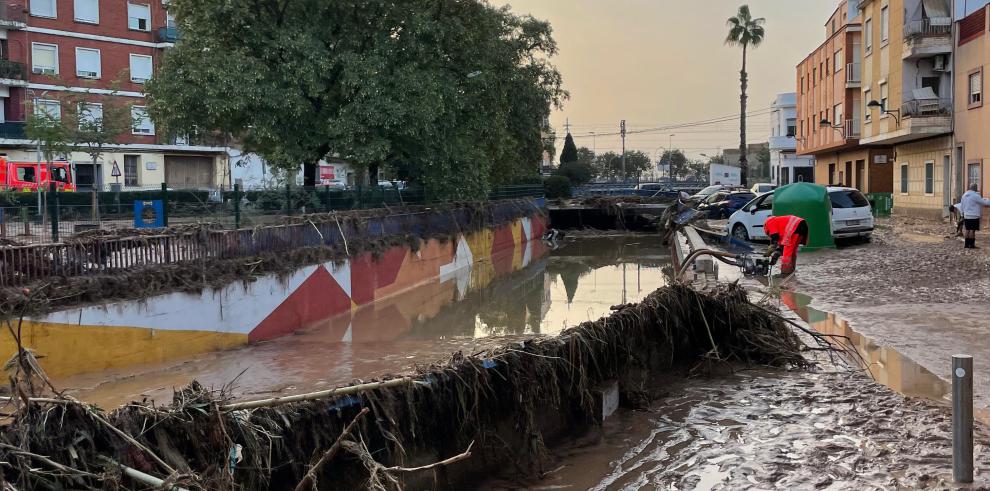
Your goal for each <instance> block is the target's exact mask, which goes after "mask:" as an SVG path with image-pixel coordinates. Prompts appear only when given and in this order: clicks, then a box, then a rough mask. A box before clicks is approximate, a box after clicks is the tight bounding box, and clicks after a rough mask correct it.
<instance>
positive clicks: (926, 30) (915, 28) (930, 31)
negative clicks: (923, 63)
mask: <svg viewBox="0 0 990 491" xmlns="http://www.w3.org/2000/svg"><path fill="white" fill-rule="evenodd" d="M949 53H952V19H950V18H948V17H944V18H943V17H938V18H931V19H923V20H916V21H911V22H908V23H906V24H904V51H903V54H902V55H901V57H902V58H903V59H905V60H913V59H917V58H927V57H929V56H935V55H944V54H949Z"/></svg>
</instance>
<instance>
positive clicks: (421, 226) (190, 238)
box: [0, 199, 539, 287]
mask: <svg viewBox="0 0 990 491" xmlns="http://www.w3.org/2000/svg"><path fill="white" fill-rule="evenodd" d="M537 213H539V211H538V203H537V202H536V201H533V200H532V199H526V200H520V199H508V200H500V201H495V202H490V203H489V210H488V212H486V213H485V214H484V215H483V216H481V217H479V216H478V214H477V212H476V211H475V210H474V209H473V208H471V207H458V206H453V207H451V208H450V209H448V210H444V211H442V212H439V211H431V210H429V209H427V210H424V211H418V210H417V211H412V212H410V211H408V210H407V211H395V212H394V213H392V214H389V215H385V216H380V217H371V218H367V219H364V220H360V221H356V220H337V219H336V217H335V215H323V216H319V215H310V216H308V217H307V218H306V219H302V220H295V221H289V222H282V223H276V224H269V225H259V226H255V227H252V228H239V229H223V228H219V227H217V226H215V225H212V224H189V225H186V226H184V227H173V228H165V229H156V230H147V231H144V232H141V231H135V230H127V231H122V232H118V233H116V234H114V235H108V236H100V234H99V233H98V232H97V234H96V235H95V236H94V235H90V236H88V237H87V236H80V237H76V238H70V239H69V240H66V241H63V242H56V243H46V244H29V245H7V246H3V247H0V287H7V286H17V285H25V284H29V283H31V282H34V281H39V280H44V279H47V278H53V277H62V278H64V277H68V276H83V275H91V274H114V273H118V272H122V271H127V270H129V269H132V268H137V267H142V266H147V265H164V264H176V263H180V262H187V261H196V260H207V259H208V260H222V259H231V258H237V257H253V256H257V255H259V254H264V253H285V252H286V251H289V250H292V249H296V248H303V247H315V246H321V245H323V246H333V245H340V244H343V243H344V241H345V240H354V239H361V238H376V237H386V236H396V235H401V234H407V233H418V234H419V235H421V236H424V237H426V236H437V235H444V234H451V233H456V232H457V231H458V230H461V229H462V228H463V227H464V226H466V225H467V224H469V223H472V222H473V223H477V220H479V219H480V220H485V221H488V220H491V221H492V223H503V222H504V221H505V220H508V219H515V218H521V217H523V216H531V215H533V214H537ZM49 226H50V227H52V228H54V227H57V226H58V225H57V224H52V225H44V224H38V225H36V226H34V228H46V227H49ZM2 228H3V230H6V229H11V228H14V225H13V224H6V223H4V224H3V227H2ZM88 230H95V229H88ZM90 233H91V234H92V232H90Z"/></svg>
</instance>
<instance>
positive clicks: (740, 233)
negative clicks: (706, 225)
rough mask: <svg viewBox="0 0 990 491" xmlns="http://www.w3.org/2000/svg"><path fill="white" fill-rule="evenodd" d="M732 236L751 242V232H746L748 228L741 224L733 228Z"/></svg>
mask: <svg viewBox="0 0 990 491" xmlns="http://www.w3.org/2000/svg"><path fill="white" fill-rule="evenodd" d="M732 236H733V237H735V238H737V239H739V240H749V232H747V231H746V226H745V225H743V224H741V223H737V224H736V225H735V226H734V227H732Z"/></svg>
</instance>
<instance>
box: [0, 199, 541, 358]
mask: <svg viewBox="0 0 990 491" xmlns="http://www.w3.org/2000/svg"><path fill="white" fill-rule="evenodd" d="M545 231H546V223H545V219H544V218H543V217H541V216H533V217H529V218H522V219H519V220H516V221H514V222H512V223H510V224H509V225H506V226H503V227H500V228H497V229H494V230H492V229H485V230H482V231H479V232H476V233H472V234H469V235H459V236H458V237H457V238H456V240H450V241H439V240H430V241H427V242H424V243H422V244H421V246H420V247H419V248H418V249H417V250H415V251H413V250H412V249H411V248H409V247H408V246H398V247H394V248H392V249H390V250H388V251H386V252H384V253H383V254H381V255H380V256H379V257H373V256H372V255H371V254H362V255H359V256H355V257H352V258H350V259H348V260H344V261H340V262H327V263H323V264H316V265H311V266H306V267H303V268H300V269H298V270H296V271H295V272H294V273H292V274H290V275H288V276H287V277H286V276H282V277H278V276H276V275H271V276H266V277H263V278H260V279H258V280H256V281H253V282H251V283H248V284H244V283H234V284H231V285H228V286H227V287H224V288H222V289H219V290H210V291H204V292H202V293H200V294H188V293H171V294H166V295H160V296H157V297H153V298H149V299H146V300H143V301H140V302H134V301H130V302H117V303H110V304H105V305H93V306H87V307H81V308H74V309H70V310H65V311H60V312H55V313H52V314H49V315H47V316H46V317H44V318H43V319H35V320H32V321H29V322H25V328H24V336H23V338H24V340H25V341H24V342H25V345H26V346H27V347H29V348H31V349H33V350H35V351H36V352H37V353H39V354H40V355H41V356H43V358H42V366H43V367H44V368H45V370H46V371H48V372H49V375H51V376H53V377H65V376H69V375H74V374H79V373H86V372H94V371H101V370H108V369H115V368H122V367H128V366H133V365H140V364H149V363H160V362H165V361H168V360H175V359H180V358H183V357H189V356H192V355H196V354H201V353H206V352H210V351H217V350H223V349H230V348H236V347H239V346H243V345H246V344H248V343H251V342H263V341H266V340H271V339H274V338H277V337H279V336H285V335H288V334H291V333H293V332H296V331H299V330H301V329H308V328H312V327H314V326H319V325H321V324H322V325H325V324H328V323H330V324H332V325H333V328H332V329H330V330H329V331H328V335H330V336H337V335H339V337H340V341H341V342H349V341H369V340H374V339H375V337H380V339H394V338H395V337H396V335H397V333H396V332H391V331H395V330H399V331H402V330H403V329H408V327H409V324H410V321H409V320H408V317H407V316H403V315H399V311H396V310H395V307H396V305H395V304H394V302H392V303H390V302H389V300H390V299H393V298H394V299H397V300H399V299H401V300H402V303H406V302H409V301H410V299H413V301H414V303H415V304H416V305H415V306H413V307H416V308H418V309H420V310H422V307H423V306H424V305H435V306H436V307H435V308H436V310H437V311H439V309H440V307H442V306H443V305H445V304H446V303H449V302H453V301H456V300H457V299H459V298H462V297H463V296H464V295H465V294H467V293H468V292H469V291H473V290H475V289H478V288H482V287H484V286H486V285H488V284H489V283H490V282H491V281H492V280H494V279H495V278H497V277H499V276H502V275H505V274H508V273H511V272H513V271H516V270H519V269H521V268H524V267H526V266H527V265H529V264H530V263H531V262H532V261H533V260H534V259H536V258H538V257H542V256H543V255H544V254H545V253H546V250H545V247H544V246H543V245H542V243H541V242H540V240H539V239H540V237H541V236H542V235H543V233H544V232H545ZM411 290H415V291H416V292H417V294H416V295H408V294H407V295H402V296H401V297H400V296H398V295H397V294H398V293H402V292H410V291H411ZM389 306H391V307H389ZM390 312H391V313H390ZM368 316H374V317H380V318H381V319H380V322H376V324H377V325H379V326H380V329H375V330H370V329H367V330H362V331H361V332H360V333H358V334H356V333H355V332H353V329H352V328H351V325H352V323H351V322H349V321H347V322H344V321H346V320H347V319H350V318H355V317H360V318H361V319H360V320H361V324H362V325H368ZM356 336H360V339H356ZM0 352H2V353H3V354H4V355H6V356H10V355H13V354H14V353H15V352H16V347H15V346H14V345H13V343H12V342H11V341H9V340H3V341H0Z"/></svg>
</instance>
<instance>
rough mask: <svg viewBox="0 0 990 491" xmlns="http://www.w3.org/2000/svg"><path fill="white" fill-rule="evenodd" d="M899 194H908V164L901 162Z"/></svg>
mask: <svg viewBox="0 0 990 491" xmlns="http://www.w3.org/2000/svg"><path fill="white" fill-rule="evenodd" d="M901 194H908V165H907V164H901Z"/></svg>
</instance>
